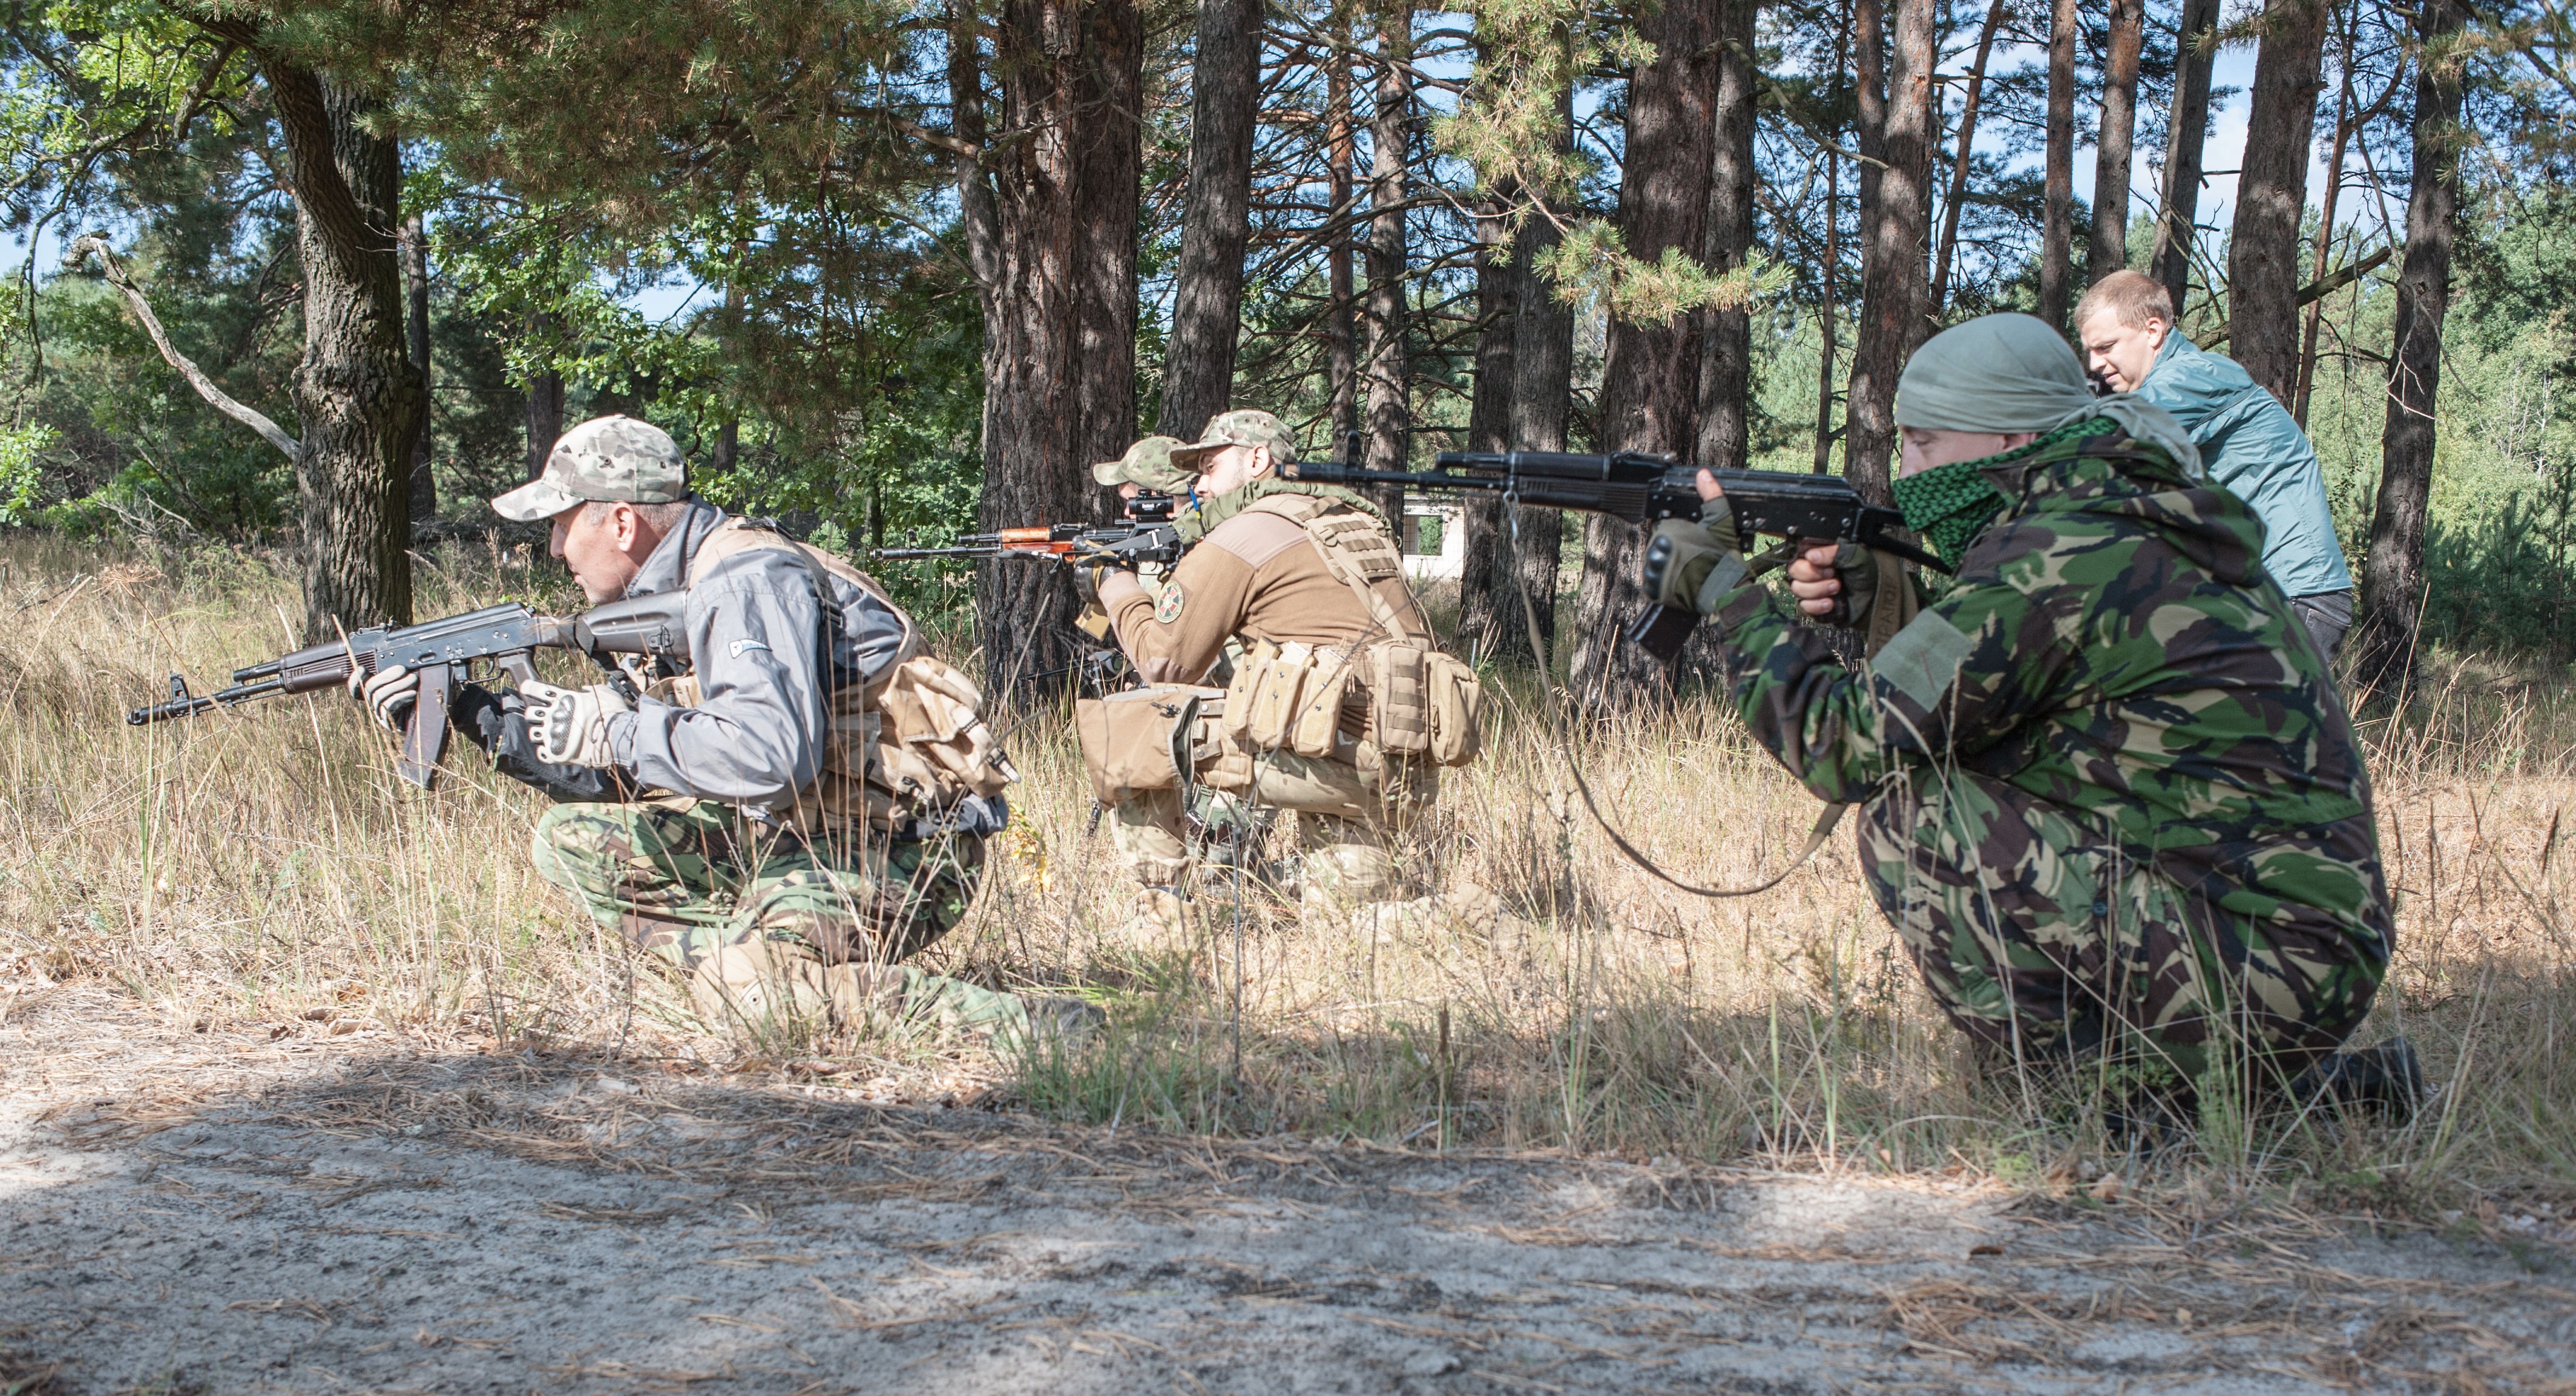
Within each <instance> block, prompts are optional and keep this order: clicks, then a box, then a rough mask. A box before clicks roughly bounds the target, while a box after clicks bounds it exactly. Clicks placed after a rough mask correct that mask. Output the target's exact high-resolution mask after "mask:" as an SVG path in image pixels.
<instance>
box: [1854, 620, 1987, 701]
mask: <svg viewBox="0 0 2576 1396" xmlns="http://www.w3.org/2000/svg"><path fill="white" fill-rule="evenodd" d="M1975 648H1976V643H1975V642H1974V641H1972V640H1970V639H1969V638H1968V637H1967V635H1966V634H1965V633H1964V632H1962V631H1961V630H1960V629H1959V627H1957V626H1955V625H1952V624H1951V623H1950V618H1949V617H1948V616H1945V615H1943V614H1941V613H1940V612H1939V611H1925V612H1924V613H1923V614H1921V615H1919V616H1916V617H1915V618H1914V619H1913V620H1912V621H1909V622H1908V623H1907V624H1906V627H1905V628H1904V629H1903V630H1900V631H1897V632H1896V638H1895V639H1893V640H1890V641H1888V642H1887V648H1885V649H1883V650H1880V651H1879V652H1878V658H1877V659H1875V660H1873V661H1871V663H1870V668H1871V669H1872V670H1873V671H1874V672H1876V673H1877V675H1878V676H1879V677H1880V678H1883V679H1885V680H1887V684H1888V687H1890V688H1893V689H1895V690H1896V691H1897V692H1899V693H1901V694H1904V695H1905V696H1906V697H1907V698H1910V699H1912V700H1913V701H1914V706H1916V707H1918V708H1921V709H1923V710H1925V711H1926V712H1929V711H1931V710H1932V709H1933V708H1935V707H1937V706H1939V705H1940V702H1941V699H1942V697H1943V695H1945V694H1947V693H1948V692H1949V691H1950V684H1951V683H1952V682H1953V681H1954V680H1956V679H1957V678H1958V677H1959V665H1960V663H1961V662H1963V661H1964V660H1966V659H1967V657H1968V653H1969V651H1971V650H1973V649H1975Z"/></svg>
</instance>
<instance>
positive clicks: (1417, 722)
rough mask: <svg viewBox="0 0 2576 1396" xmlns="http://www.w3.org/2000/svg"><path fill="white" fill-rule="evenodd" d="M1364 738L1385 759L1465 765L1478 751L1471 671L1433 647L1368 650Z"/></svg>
mask: <svg viewBox="0 0 2576 1396" xmlns="http://www.w3.org/2000/svg"><path fill="white" fill-rule="evenodd" d="M1371 657H1372V659H1373V661H1374V662H1373V664H1372V666H1371V667H1372V673H1371V675H1370V683H1369V735H1370V738H1371V739H1372V740H1374V741H1375V742H1376V743H1377V749H1378V750H1379V751H1382V752H1384V753H1386V754H1387V755H1389V756H1403V757H1410V758H1412V759H1414V760H1417V761H1428V762H1430V763H1432V764H1433V765H1436V766H1464V765H1466V764H1467V763H1468V762H1470V761H1473V760H1475V759H1476V753H1477V752H1478V751H1479V750H1481V749H1483V744H1484V742H1483V735H1482V734H1481V733H1480V732H1479V731H1478V730H1477V727H1476V718H1477V715H1478V714H1479V713H1480V712H1482V711H1483V709H1484V699H1485V690H1484V685H1483V684H1482V683H1481V682H1479V681H1478V680H1477V678H1476V671H1475V670H1474V669H1472V668H1470V667H1468V666H1467V665H1466V664H1465V663H1464V662H1462V661H1460V660H1459V659H1457V658H1455V657H1454V656H1451V655H1446V654H1443V653H1441V652H1440V651H1439V650H1438V649H1437V648H1435V647H1433V646H1431V645H1427V644H1419V643H1415V642H1413V641H1405V640H1399V641H1396V642H1395V643H1392V644H1381V645H1378V646H1376V647H1375V648H1374V649H1373V650H1372V651H1371Z"/></svg>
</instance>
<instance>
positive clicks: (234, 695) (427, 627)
mask: <svg viewBox="0 0 2576 1396" xmlns="http://www.w3.org/2000/svg"><path fill="white" fill-rule="evenodd" d="M687 602H688V593H686V592H678V591H673V592H664V593H661V594H659V595H654V596H638V597H634V598H632V599H629V600H625V601H613V602H610V603H609V604H608V605H605V606H600V607H596V608H594V609H592V610H590V611H587V612H584V613H583V614H581V615H578V616H541V615H538V614H536V613H535V612H533V611H530V610H529V609H528V608H527V607H525V606H522V605H520V604H519V603H518V602H515V601H504V602H502V603H500V604H499V605H496V606H486V607H484V608H483V609H481V610H479V611H467V612H465V613H464V614H462V615H454V616H447V617H445V618H443V619H439V620H432V621H423V622H422V623H420V624H419V625H406V626H378V627H375V628H372V629H367V630H359V631H354V632H352V633H351V634H350V635H349V637H348V639H347V640H345V641H342V640H332V641H328V642H326V643H324V644H319V645H313V646H310V647H308V648H305V649H300V650H297V651H296V652H295V653H293V654H290V655H286V656H284V657H282V658H278V659H272V660H270V661H268V662H267V663H265V664H253V665H251V666H250V667H248V668H246V669H236V670H234V671H233V682H232V686H231V687H229V688H220V689H217V690H215V691H214V692H212V693H205V694H192V693H190V692H189V691H188V681H187V679H185V678H184V677H182V676H180V675H178V674H172V675H171V676H170V701H168V702H166V703H159V704H155V705H154V706H152V707H148V708H137V709H135V710H134V711H133V712H130V713H127V714H126V715H125V720H126V721H127V722H129V723H132V724H134V725H135V726H138V727H139V726H142V725H143V724H145V723H147V722H164V721H167V720H169V719H171V718H177V717H193V716H195V715H196V714H198V713H201V712H204V711H206V710H207V709H209V708H215V707H226V708H229V707H234V706H237V705H239V704H242V703H248V702H251V701H253V700H255V699H260V698H269V697H275V696H279V695H282V694H293V693H312V692H315V691H317V690H320V689H324V688H333V687H338V686H341V685H344V684H346V683H348V681H349V675H350V673H351V672H352V671H353V670H354V671H355V672H358V673H361V674H366V675H369V676H373V675H376V674H379V673H382V672H384V671H385V670H386V669H388V668H391V667H392V666H394V665H397V664H399V665H401V666H403V667H404V668H406V669H409V670H412V671H413V672H415V673H417V674H419V675H420V691H419V694H418V696H417V697H416V698H415V699H414V701H413V703H412V711H411V722H410V724H409V725H408V726H406V727H405V728H404V729H403V739H402V756H401V758H400V760H399V761H398V762H397V764H396V769H397V770H398V771H399V772H400V773H401V775H402V778H403V779H404V780H407V781H410V782H411V783H412V784H414V785H417V786H419V787H421V788H422V789H424V790H426V789H429V788H430V786H431V785H432V783H433V782H435V781H436V780H437V778H438V761H439V758H440V756H442V755H443V754H445V752H446V750H447V710H448V705H449V703H450V701H451V700H452V699H453V697H454V695H455V691H456V686H457V685H459V684H461V683H464V682H466V681H467V680H469V679H472V678H474V677H476V676H477V672H478V671H477V669H476V666H477V665H482V666H485V668H484V670H483V671H482V672H489V671H490V670H492V669H498V670H501V671H503V672H505V673H508V674H509V675H510V676H511V677H512V678H514V679H516V680H518V681H519V682H521V683H527V682H531V681H533V680H534V679H535V678H536V676H537V671H536V666H535V665H534V664H533V663H532V662H531V659H532V656H533V654H534V652H535V651H536V650H537V649H538V648H539V647H544V648H547V649H567V650H578V651H580V652H581V653H583V654H586V655H589V656H590V657H591V658H593V659H594V660H597V661H598V662H599V664H600V665H601V666H602V667H603V668H611V669H613V668H615V667H616V663H615V661H614V660H613V659H611V658H610V656H612V655H621V654H629V655H638V656H643V657H648V658H663V659H671V660H674V661H677V662H682V663H685V662H686V661H687V659H688V657H689V642H688V636H687V634H686V633H685V630H684V628H683V623H682V608H683V607H684V606H685V605H686V604H687Z"/></svg>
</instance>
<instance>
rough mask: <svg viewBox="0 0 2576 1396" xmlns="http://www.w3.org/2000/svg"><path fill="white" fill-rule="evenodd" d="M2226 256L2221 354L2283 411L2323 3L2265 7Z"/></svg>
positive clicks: (2301, 0)
mask: <svg viewBox="0 0 2576 1396" xmlns="http://www.w3.org/2000/svg"><path fill="white" fill-rule="evenodd" d="M2263 25H2264V31H2263V42H2262V46H2261V48H2259V49H2258V50H2256V52H2255V56H2254V106H2253V111H2252V113H2251V114H2250V115H2249V116H2248V117H2247V124H2246V135H2245V161H2244V168H2243V170H2242V171H2241V172H2240V173H2239V174H2238V175H2237V177H2236V228H2235V233H2234V236H2233V238H2232V239H2231V241H2230V242H2229V244H2228V249H2227V325H2228V339H2229V345H2228V352H2229V353H2230V354H2231V355H2233V356H2234V357H2235V359H2236V361H2237V362H2238V363H2240V364H2243V365H2244V366H2245V371H2246V372H2247V373H2248V374H2251V375H2253V378H2254V381H2255V382H2257V383H2260V384H2262V385H2263V386H2264V387H2266V388H2268V389H2270V390H2271V392H2272V396H2274V397H2276V398H2279V399H2280V400H2281V404H2282V405H2283V406H2285V407H2286V406H2288V405H2289V404H2290V401H2291V399H2292V398H2294V397H2295V396H2296V395H2297V392H2298V377H2299V233H2300V231H2301V229H2300V226H2299V225H2300V221H2301V219H2302V216H2303V215H2304V214H2305V213H2306V211H2307V199H2308V160H2309V157H2310V155H2311V151H2310V150H2309V138H2310V137H2311V136H2312V135H2313V134H2314V133H2315V130H2316V119H2317V94H2318V93H2319V92H2321V91H2323V90H2324V87H2325V83H2324V80H2323V78H2322V77H2321V71H2322V69H2323V66H2324V62H2325V30H2326V0H2269V3H2268V4H2266V5H2265V6H2264V10H2263Z"/></svg>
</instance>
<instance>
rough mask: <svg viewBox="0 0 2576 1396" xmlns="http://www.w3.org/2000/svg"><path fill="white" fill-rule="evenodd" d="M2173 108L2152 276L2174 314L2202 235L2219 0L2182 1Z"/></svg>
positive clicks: (2179, 310)
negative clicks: (2204, 159)
mask: <svg viewBox="0 0 2576 1396" xmlns="http://www.w3.org/2000/svg"><path fill="white" fill-rule="evenodd" d="M2176 42H2177V44H2178V45H2179V47H2178V49H2177V52H2176V64H2175V72H2174V104H2173V113H2172V118H2171V122H2170V129H2169V130H2168V131H2167V132H2166V135H2165V196H2164V208H2163V210H2162V211H2161V212H2160V213H2159V215H2158V216H2157V219H2156V250H2155V255H2154V257H2153V259H2152V260H2153V267H2152V269H2151V270H2150V272H2149V274H2150V275H2152V276H2153V277H2155V279H2156V280H2158V281H2161V282H2163V283H2164V286H2165V294H2166V295H2168V296H2171V297H2172V298H2173V307H2174V314H2175V315H2177V316H2179V315H2181V314H2182V312H2183V299H2184V295H2185V293H2186V292H2188V291H2189V290H2190V289H2191V249H2192V244H2193V243H2194V242H2195V241H2196V240H2197V239H2198V237H2199V235H2200V234H2199V230H2198V226H2197V225H2198V223H2199V219H2200V164H2201V150H2202V148H2203V147H2204V146H2206V145H2207V144H2208V142H2209V70H2210V65H2211V64H2212V63H2215V62H2216V61H2217V59H2218V0H2182V21H2181V29H2180V37H2179V38H2178V39H2177V40H2176Z"/></svg>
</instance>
